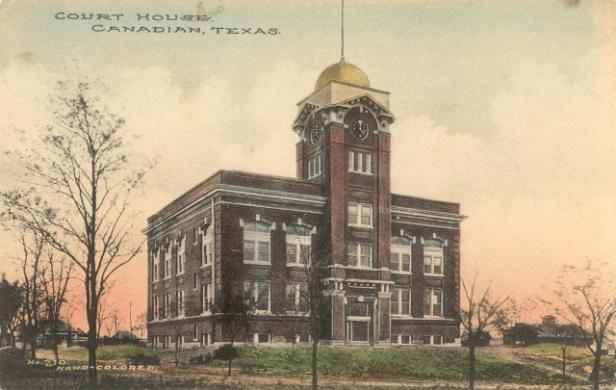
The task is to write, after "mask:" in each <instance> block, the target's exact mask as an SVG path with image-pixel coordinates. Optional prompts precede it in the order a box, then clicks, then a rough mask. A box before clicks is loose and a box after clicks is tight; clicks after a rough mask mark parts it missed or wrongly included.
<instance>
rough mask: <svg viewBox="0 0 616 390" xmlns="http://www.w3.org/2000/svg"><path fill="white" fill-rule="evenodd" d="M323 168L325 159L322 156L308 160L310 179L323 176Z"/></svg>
mask: <svg viewBox="0 0 616 390" xmlns="http://www.w3.org/2000/svg"><path fill="white" fill-rule="evenodd" d="M322 167H323V157H322V156H321V155H320V154H318V155H316V156H314V157H313V158H311V159H310V160H308V179H312V178H313V177H317V176H319V175H321V169H322Z"/></svg>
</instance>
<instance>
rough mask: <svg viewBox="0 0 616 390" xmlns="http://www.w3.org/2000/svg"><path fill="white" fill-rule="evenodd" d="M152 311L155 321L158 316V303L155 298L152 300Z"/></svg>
mask: <svg viewBox="0 0 616 390" xmlns="http://www.w3.org/2000/svg"><path fill="white" fill-rule="evenodd" d="M152 310H153V311H154V319H155V320H157V319H158V318H159V315H160V301H159V300H158V297H157V296H154V297H153V298H152Z"/></svg>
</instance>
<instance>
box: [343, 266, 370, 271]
mask: <svg viewBox="0 0 616 390" xmlns="http://www.w3.org/2000/svg"><path fill="white" fill-rule="evenodd" d="M347 267H348V268H351V269H359V270H373V269H374V268H373V267H372V266H369V267H364V266H357V265H349V266H347Z"/></svg>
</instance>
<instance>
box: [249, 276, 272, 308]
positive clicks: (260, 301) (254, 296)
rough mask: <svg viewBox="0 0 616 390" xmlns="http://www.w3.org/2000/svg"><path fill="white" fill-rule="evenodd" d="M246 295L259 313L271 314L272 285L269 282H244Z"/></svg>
mask: <svg viewBox="0 0 616 390" xmlns="http://www.w3.org/2000/svg"><path fill="white" fill-rule="evenodd" d="M244 294H245V296H246V299H247V300H248V301H249V302H250V303H251V304H254V307H255V310H256V311H258V312H270V311H271V305H270V283H269V282H267V281H259V282H256V281H249V282H244Z"/></svg>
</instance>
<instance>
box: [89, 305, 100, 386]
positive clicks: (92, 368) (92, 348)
mask: <svg viewBox="0 0 616 390" xmlns="http://www.w3.org/2000/svg"><path fill="white" fill-rule="evenodd" d="M97 346H98V340H97V339H96V304H93V305H92V306H91V307H90V308H89V309H88V383H89V385H90V386H91V387H96V385H97V380H96V347H97Z"/></svg>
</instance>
